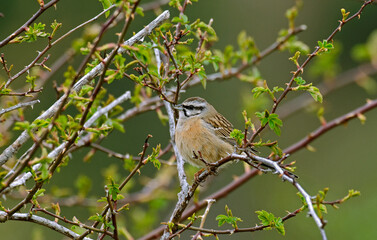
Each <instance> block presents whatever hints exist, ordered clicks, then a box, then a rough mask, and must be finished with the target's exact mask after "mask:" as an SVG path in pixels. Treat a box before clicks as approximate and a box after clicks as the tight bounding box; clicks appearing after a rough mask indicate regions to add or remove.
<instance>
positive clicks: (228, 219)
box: [216, 205, 242, 229]
mask: <svg viewBox="0 0 377 240" xmlns="http://www.w3.org/2000/svg"><path fill="white" fill-rule="evenodd" d="M225 210H226V212H227V215H222V214H220V215H218V216H217V217H216V221H219V222H218V226H219V227H220V226H222V225H223V224H224V223H228V224H230V225H232V226H233V227H234V229H237V228H238V227H237V222H242V219H241V218H239V217H233V214H232V211H231V210H230V209H229V208H228V205H225Z"/></svg>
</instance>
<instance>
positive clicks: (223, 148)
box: [174, 97, 236, 167]
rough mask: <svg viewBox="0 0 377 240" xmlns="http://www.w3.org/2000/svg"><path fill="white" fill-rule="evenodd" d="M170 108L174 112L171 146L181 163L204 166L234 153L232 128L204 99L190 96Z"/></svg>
mask: <svg viewBox="0 0 377 240" xmlns="http://www.w3.org/2000/svg"><path fill="white" fill-rule="evenodd" d="M174 108H175V109H176V110H178V121H177V125H176V130H175V143H176V145H177V148H178V151H179V153H180V154H181V156H182V158H183V159H184V161H185V162H187V163H189V164H191V165H193V166H196V167H206V163H214V162H217V161H218V160H220V159H221V158H224V157H226V156H228V155H229V154H231V153H233V152H234V151H235V145H236V144H235V140H234V139H232V138H231V137H230V133H231V132H232V131H233V125H232V124H231V123H230V122H229V121H228V120H227V119H226V118H225V117H224V116H223V115H221V114H220V113H218V112H217V111H216V109H215V108H214V107H213V106H212V105H211V104H209V103H208V102H207V101H206V100H205V99H203V98H200V97H190V98H187V99H186V100H184V101H183V102H182V103H181V104H177V105H175V106H174Z"/></svg>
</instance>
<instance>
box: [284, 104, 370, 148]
mask: <svg viewBox="0 0 377 240" xmlns="http://www.w3.org/2000/svg"><path fill="white" fill-rule="evenodd" d="M376 107H377V99H375V100H369V101H368V102H367V103H366V104H365V105H364V106H361V107H359V108H356V109H355V110H353V111H351V112H349V113H346V114H344V115H343V116H340V117H338V118H336V119H334V120H332V121H330V122H328V123H326V124H325V125H322V126H320V127H319V128H317V129H316V130H314V131H313V132H311V133H309V134H308V136H306V137H305V138H303V139H302V140H300V141H298V142H297V143H295V144H293V145H291V146H290V147H288V148H286V149H284V150H283V152H284V153H286V154H292V153H294V152H296V151H298V150H300V149H302V148H304V147H306V146H308V145H309V143H311V142H312V141H314V140H315V139H317V138H318V137H320V136H321V135H323V134H324V133H326V132H328V131H329V130H331V129H333V128H335V127H337V126H340V125H342V124H344V123H346V122H348V121H349V120H351V119H353V118H357V117H362V114H363V113H366V112H368V111H370V110H372V109H374V108H376Z"/></svg>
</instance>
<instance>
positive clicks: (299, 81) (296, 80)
mask: <svg viewBox="0 0 377 240" xmlns="http://www.w3.org/2000/svg"><path fill="white" fill-rule="evenodd" d="M294 80H295V82H296V83H297V85H304V84H305V83H306V81H305V80H304V79H303V78H302V77H296V78H295V79H294Z"/></svg>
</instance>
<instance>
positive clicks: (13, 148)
mask: <svg viewBox="0 0 377 240" xmlns="http://www.w3.org/2000/svg"><path fill="white" fill-rule="evenodd" d="M169 16H170V14H169V11H167V10H166V11H165V12H163V13H162V14H161V15H160V16H158V17H157V18H156V19H155V20H153V21H152V22H151V23H149V24H148V25H147V26H146V27H145V28H143V29H142V30H141V31H139V32H138V33H137V34H135V35H134V36H132V37H131V38H130V39H129V40H127V41H125V42H124V43H123V45H129V46H131V45H133V44H135V43H136V42H138V41H142V39H144V37H145V36H147V35H149V34H150V33H151V32H152V31H153V29H155V28H156V27H157V26H158V25H160V24H161V23H162V22H163V21H165V20H166V19H168V18H169ZM124 52H125V49H124V48H120V49H119V50H118V53H120V54H122V53H124ZM110 55H111V54H110ZM106 60H107V58H105V59H104V61H106ZM103 68H104V64H103V63H102V62H101V63H100V64H98V65H97V66H96V67H94V68H93V69H92V70H91V71H90V72H89V73H87V74H86V75H85V76H83V77H82V78H81V79H80V80H79V81H78V82H77V83H76V84H75V86H74V87H73V91H76V92H79V91H80V89H81V88H82V87H83V86H84V85H86V84H88V83H89V82H90V81H91V80H92V79H93V78H94V77H96V76H98V75H99V74H101V73H102V71H103ZM62 101H63V97H61V98H60V99H59V100H58V101H56V102H55V103H54V104H53V105H52V106H51V107H50V108H49V109H47V110H46V111H45V112H44V113H42V114H41V116H39V117H38V118H37V119H47V118H50V117H51V116H53V115H54V114H55V113H56V111H57V108H58V106H60V104H61V102H62ZM37 119H36V120H37ZM29 138H30V136H29V134H28V133H27V132H26V131H23V132H22V133H21V135H20V136H19V137H18V138H17V139H16V140H15V141H14V142H13V143H12V144H11V145H10V146H9V147H7V148H6V149H5V150H4V151H3V153H2V154H1V155H0V166H2V165H4V164H5V163H6V162H7V161H8V159H9V158H10V157H12V156H13V155H14V154H15V153H16V152H18V150H19V149H20V148H21V146H22V145H23V144H24V143H25V142H26V141H27V140H28V139H29Z"/></svg>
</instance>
